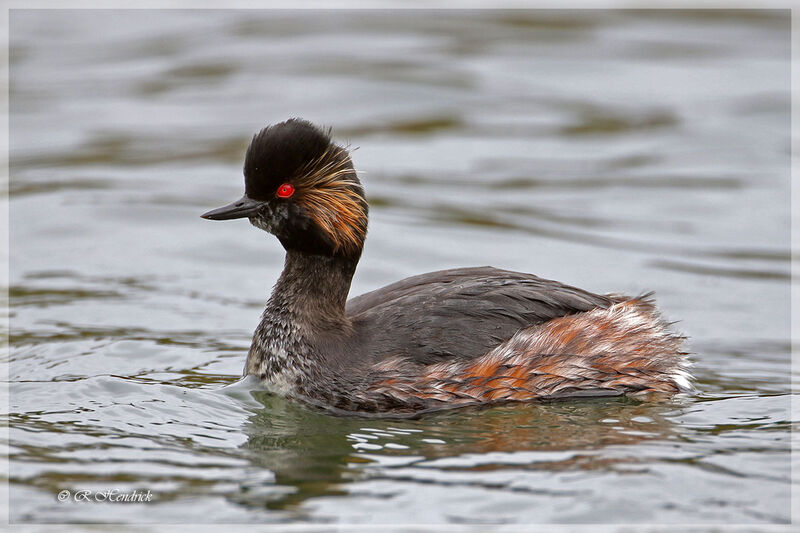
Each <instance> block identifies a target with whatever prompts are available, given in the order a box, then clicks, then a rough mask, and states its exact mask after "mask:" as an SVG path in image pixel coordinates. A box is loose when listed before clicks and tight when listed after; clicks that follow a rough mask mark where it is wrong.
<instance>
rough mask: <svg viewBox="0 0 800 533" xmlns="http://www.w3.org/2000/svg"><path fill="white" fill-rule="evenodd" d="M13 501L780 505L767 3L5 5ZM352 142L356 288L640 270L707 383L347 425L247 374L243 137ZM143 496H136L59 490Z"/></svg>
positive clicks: (782, 462)
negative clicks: (432, 276) (675, 391)
mask: <svg viewBox="0 0 800 533" xmlns="http://www.w3.org/2000/svg"><path fill="white" fill-rule="evenodd" d="M10 20H11V24H10V28H11V47H10V59H11V80H10V81H11V87H10V95H11V116H10V132H11V136H10V140H11V157H12V159H11V179H10V210H11V228H10V238H11V270H10V289H9V292H10V304H11V309H10V313H11V341H10V348H11V349H10V356H9V365H8V368H9V372H8V373H9V380H10V401H9V404H10V413H9V425H10V441H9V443H8V449H9V454H10V474H9V476H10V482H11V486H10V492H11V494H10V496H11V520H12V522H16V523H19V522H56V523H62V522H126V523H140V522H158V523H162V522H164V523H178V522H263V523H277V522H288V521H300V522H313V523H328V522H334V523H336V522H338V523H369V524H375V523H394V524H402V523H420V524H426V523H427V524H440V523H457V524H461V523H479V524H488V523H494V524H498V523H499V524H503V523H509V524H517V525H533V524H547V523H562V522H568V523H590V524H591V523H610V524H632V523H650V524H652V523H662V522H668V523H695V524H696V523H707V524H730V523H752V524H785V523H788V521H789V520H790V519H791V514H790V487H791V486H792V485H793V484H796V483H797V481H796V480H792V478H791V473H790V453H789V451H790V430H791V427H792V425H793V424H796V419H793V418H792V415H791V412H790V399H791V390H792V384H793V383H794V384H795V385H796V384H797V381H798V374H797V373H792V372H791V368H790V355H791V344H790V340H789V338H790V336H789V306H790V301H789V296H790V295H789V290H790V279H791V267H790V264H791V259H792V258H791V254H790V247H789V222H790V215H791V213H790V204H789V193H790V174H789V172H790V159H789V157H790V136H789V126H790V122H789V120H790V119H789V106H790V93H789V88H790V87H789V67H790V63H789V59H790V56H789V19H788V18H787V13H786V12H779V11H773V12H749V11H736V12H719V11H718V12H672V11H649V12H610V11H563V12H552V11H537V10H531V11H491V10H484V11H442V12H417V11H381V12H369V11H331V12H323V11H314V12H310V11H307V12H294V11H278V10H273V11H122V10H120V11H46V10H45V11H41V10H39V11H25V10H22V11H20V10H17V11H13V12H12V13H11V19H10ZM290 116H303V117H305V118H307V119H310V120H312V121H314V122H316V123H319V124H324V125H328V126H332V127H333V128H334V135H335V137H336V138H337V139H339V140H341V141H342V142H343V143H349V144H350V145H351V146H352V147H354V148H355V147H358V150H357V151H355V152H354V160H355V165H356V168H358V169H359V170H360V171H361V172H362V174H361V177H362V180H363V181H364V183H365V186H366V190H367V194H368V197H369V200H370V203H371V212H370V214H371V221H370V233H369V238H368V240H367V245H366V249H365V252H364V255H363V258H362V261H361V264H360V267H359V270H358V272H357V274H356V278H355V280H354V285H353V293H352V294H354V295H355V294H359V293H361V292H364V291H367V290H371V289H374V288H377V287H380V286H382V285H384V284H387V283H390V282H392V281H395V280H397V279H399V278H402V277H405V276H409V275H414V274H418V273H421V272H425V271H429V270H435V269H440V268H448V267H453V266H470V265H484V264H491V265H493V266H496V267H500V268H507V269H512V270H521V271H526V272H534V273H536V274H538V275H541V276H543V277H548V278H554V279H559V280H561V281H564V282H567V283H570V284H573V285H578V286H581V287H584V288H587V289H589V290H593V291H597V292H612V291H614V292H626V293H630V294H637V293H642V292H645V291H647V290H655V291H656V295H657V298H658V301H659V303H660V305H661V307H662V309H663V311H664V313H665V314H666V315H667V317H668V318H669V319H671V320H676V321H678V322H677V323H676V325H675V327H676V328H677V329H678V330H679V331H681V332H683V333H685V334H686V335H688V336H689V337H690V339H691V340H690V344H689V349H690V350H691V351H692V353H693V356H692V358H693V360H694V363H695V366H694V368H693V372H694V374H695V376H696V378H697V387H698V394H697V395H696V396H691V397H680V398H675V399H673V400H669V401H661V402H642V401H637V400H632V399H603V400H578V401H569V402H555V403H543V404H529V405H508V406H500V407H493V408H490V409H463V410H458V411H453V412H447V413H442V414H438V415H433V416H426V417H423V418H421V419H418V420H385V419H360V418H339V417H334V416H330V415H328V414H325V413H321V412H318V411H315V410H313V409H311V408H308V407H305V406H303V405H299V404H296V403H293V402H289V401H286V400H284V399H281V398H276V397H273V396H270V395H268V394H266V393H264V392H259V391H257V390H256V389H255V388H254V387H253V386H252V384H250V383H247V382H244V383H237V380H239V378H240V375H241V369H242V366H243V363H244V357H245V353H246V350H247V348H248V346H249V342H250V336H251V333H252V331H253V329H254V328H255V326H256V324H257V322H258V318H259V314H260V310H261V308H262V307H263V305H264V303H265V301H266V298H267V297H268V295H269V291H270V287H271V285H272V284H273V283H274V280H275V279H276V278H277V276H278V274H279V272H280V269H281V266H282V261H283V252H282V249H281V248H280V245H279V244H278V242H277V241H276V240H275V239H274V238H273V237H271V236H268V235H266V234H264V233H262V232H259V231H258V230H256V229H254V228H252V227H250V226H249V225H248V224H247V222H246V221H235V222H229V223H211V222H208V221H204V220H201V219H200V218H199V215H200V213H202V212H204V211H205V210H207V209H210V208H212V207H216V206H218V205H221V204H223V203H226V202H228V201H231V200H233V199H235V198H238V196H239V195H240V194H241V188H242V177H241V162H242V158H243V152H244V149H245V147H246V145H247V143H248V141H249V137H250V135H252V133H253V132H255V131H257V130H258V129H260V128H261V127H263V126H265V125H267V124H269V123H273V122H276V121H280V120H283V119H285V118H287V117H290ZM105 489H118V490H120V491H131V490H134V489H140V490H147V489H149V490H151V491H152V493H153V494H154V496H155V497H154V501H153V502H151V503H146V504H110V503H104V504H100V503H94V504H91V503H75V502H59V501H58V500H57V497H56V496H57V494H58V493H59V491H61V490H70V491H73V492H74V491H78V490H92V491H99V490H105Z"/></svg>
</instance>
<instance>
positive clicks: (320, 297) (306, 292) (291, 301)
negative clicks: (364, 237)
mask: <svg viewBox="0 0 800 533" xmlns="http://www.w3.org/2000/svg"><path fill="white" fill-rule="evenodd" d="M357 264H358V259H352V258H350V257H344V256H325V255H316V254H309V253H305V252H299V251H294V250H290V251H288V252H287V253H286V261H285V263H284V266H283V272H282V273H281V275H280V277H279V278H278V282H277V283H276V284H275V287H274V288H273V290H272V296H271V297H270V300H269V304H268V305H267V309H268V310H273V311H276V312H283V311H289V312H290V313H291V314H292V315H293V316H294V317H295V318H296V319H298V320H302V321H303V322H305V323H306V325H308V326H309V327H314V328H326V326H328V325H329V324H328V323H329V322H340V321H342V320H345V321H346V320H347V317H346V316H345V311H344V310H345V304H346V303H347V294H348V293H349V292H350V283H351V282H352V280H353V274H354V273H355V270H356V265H357Z"/></svg>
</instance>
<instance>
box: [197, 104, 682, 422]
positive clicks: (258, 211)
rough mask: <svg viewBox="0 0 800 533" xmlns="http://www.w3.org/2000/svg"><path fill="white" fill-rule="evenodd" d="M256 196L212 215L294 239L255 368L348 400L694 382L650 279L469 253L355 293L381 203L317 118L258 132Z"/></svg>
mask: <svg viewBox="0 0 800 533" xmlns="http://www.w3.org/2000/svg"><path fill="white" fill-rule="evenodd" d="M244 173H245V196H244V197H243V198H242V199H240V200H238V201H237V202H234V203H232V204H229V205H227V206H225V207H222V208H219V209H216V210H213V211H210V212H208V213H206V214H204V215H203V216H204V217H205V218H209V219H217V220H222V219H229V218H242V217H248V218H249V219H250V221H251V223H252V224H253V225H254V226H256V227H258V228H261V229H264V230H266V231H268V232H270V233H273V234H274V235H276V236H277V237H278V239H279V240H280V241H281V243H282V244H283V246H284V248H285V249H286V262H285V265H284V270H283V272H282V274H281V276H280V278H279V279H278V282H277V283H276V285H275V287H274V289H273V292H272V296H271V297H270V299H269V301H268V303H267V306H266V309H265V311H264V314H263V315H262V320H261V322H260V324H259V326H258V327H257V329H256V331H255V333H254V335H253V342H252V345H251V348H250V351H249V353H248V357H247V363H246V365H245V374H252V375H256V376H258V377H259V378H260V379H261V380H262V381H263V382H264V383H265V384H267V385H268V386H269V387H270V388H271V389H272V390H274V391H276V392H279V393H282V394H286V395H289V396H294V397H297V398H300V399H303V400H305V401H308V402H310V403H314V404H317V405H321V406H324V407H329V408H333V409H339V410H344V411H351V412H373V413H374V412H378V413H418V412H424V411H429V410H436V409H441V408H448V407H456V406H462V405H474V404H490V403H498V402H508V401H533V400H542V399H556V398H570V397H581V396H587V397H592V396H618V395H623V394H632V393H643V392H657V393H666V394H674V393H677V392H682V391H688V390H690V389H691V384H690V381H689V374H688V373H687V370H686V368H687V361H686V354H685V353H684V352H682V351H681V344H682V341H683V337H681V336H679V335H677V334H675V333H673V332H672V331H670V328H669V325H668V324H667V323H666V322H665V321H664V320H663V319H662V318H661V316H660V314H659V312H658V310H657V309H656V308H655V306H654V304H653V302H652V299H651V298H650V296H649V295H647V296H643V297H638V298H631V297H625V296H620V295H599V294H593V293H591V292H588V291H585V290H582V289H578V288H576V287H571V286H569V285H565V284H562V283H559V282H557V281H552V280H546V279H542V278H539V277H537V276H534V275H532V274H524V273H520V272H511V271H507V270H500V269H496V268H492V267H478V268H457V269H450V270H442V271H438V272H430V273H427V274H422V275H418V276H413V277H410V278H406V279H403V280H401V281H398V282H396V283H393V284H391V285H388V286H386V287H383V288H380V289H377V290H374V291H372V292H368V293H366V294H363V295H361V296H357V297H355V298H352V299H350V300H349V301H348V300H347V296H348V292H349V289H350V283H351V280H352V277H353V274H354V272H355V269H356V266H357V264H358V261H359V258H360V256H361V250H362V248H363V243H364V239H365V238H366V232H367V213H368V206H367V202H366V199H365V197H364V192H363V188H362V186H361V183H360V181H359V180H358V177H357V176H356V173H355V170H354V169H353V165H352V161H351V159H350V156H349V154H348V152H347V150H346V149H344V148H342V147H340V146H338V145H336V144H335V143H334V142H333V141H332V140H331V139H330V136H329V134H328V133H326V132H323V131H321V130H319V129H318V128H316V127H315V126H313V125H312V124H310V123H309V122H306V121H304V120H300V119H290V120H288V121H286V122H282V123H279V124H276V125H273V126H270V127H268V128H265V129H264V130H262V131H261V132H259V133H258V134H257V135H256V136H255V137H254V138H253V141H252V142H251V144H250V147H249V148H248V151H247V155H246V157H245V168H244Z"/></svg>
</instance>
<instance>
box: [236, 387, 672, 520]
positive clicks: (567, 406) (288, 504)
mask: <svg viewBox="0 0 800 533" xmlns="http://www.w3.org/2000/svg"><path fill="white" fill-rule="evenodd" d="M255 397H256V398H257V399H258V401H259V402H261V403H262V404H263V406H264V408H263V409H259V410H258V411H257V412H256V413H255V414H253V415H252V416H251V417H250V418H249V420H248V423H247V425H246V432H247V436H248V440H247V444H246V445H245V447H246V449H247V450H248V452H250V453H251V454H252V458H253V461H255V462H257V463H258V464H259V465H260V466H263V467H265V468H268V469H269V470H270V471H272V472H274V474H275V483H276V484H277V485H278V486H283V487H293V488H294V490H291V491H286V493H285V495H283V496H282V497H281V498H275V497H273V496H274V495H271V497H270V498H269V499H268V500H267V501H265V502H264V504H265V505H266V506H267V507H269V508H271V509H297V508H298V507H301V506H302V504H303V502H305V501H306V500H308V499H311V498H315V497H319V496H331V495H339V496H343V495H346V494H348V492H349V491H350V490H351V489H350V488H348V484H351V483H352V482H354V481H364V480H365V479H387V478H393V479H398V478H404V479H418V478H419V479H423V478H424V479H427V480H428V481H427V482H429V483H442V484H444V485H445V486H446V485H451V484H452V483H453V482H452V480H449V479H448V478H447V475H445V476H444V477H443V478H442V479H439V478H437V476H436V475H435V474H434V473H435V472H441V473H445V474H446V473H452V472H476V473H478V472H483V473H485V472H489V471H492V472H503V471H506V470H507V471H509V476H508V477H507V478H506V479H502V478H501V479H494V480H493V481H492V483H490V485H491V486H493V487H494V488H497V489H504V488H505V489H509V490H511V488H512V486H513V485H514V483H515V482H517V481H518V480H517V479H516V473H517V472H519V471H520V470H525V471H529V470H530V471H549V472H564V471H593V470H595V471H618V472H619V471H627V470H628V469H630V468H636V463H637V462H639V459H638V458H637V457H636V455H635V454H624V455H620V456H617V457H613V456H609V455H608V454H606V453H603V450H605V449H607V448H610V447H635V446H636V445H638V444H641V443H644V442H646V441H651V440H652V441H657V442H663V441H668V440H676V439H679V435H680V434H679V431H677V429H676V427H675V422H674V418H675V417H676V416H678V415H679V414H680V410H681V407H680V400H669V401H647V402H641V401H637V400H634V399H630V398H618V399H611V400H589V401H574V402H548V403H542V404H519V405H517V404H509V405H505V406H500V407H493V408H466V409H458V410H454V411H451V412H446V413H440V414H432V415H426V416H423V417H422V418H420V419H417V420H385V419H373V418H370V419H361V418H357V417H349V418H340V417H334V416H330V415H327V414H325V413H321V412H318V411H315V410H313V409H312V408H306V407H304V406H302V405H300V404H297V403H294V402H290V401H287V400H285V399H281V398H278V397H275V396H272V395H270V394H267V393H255ZM632 449H635V448H632ZM463 483H467V484H476V483H477V484H480V483H481V482H480V481H479V480H475V479H472V478H470V479H469V480H465V481H463ZM515 490H518V488H517V489H515ZM550 490H552V491H554V492H558V491H559V489H558V487H550ZM563 492H564V493H565V494H566V493H574V492H575V491H574V490H570V489H567V488H564V489H563ZM251 503H252V501H251Z"/></svg>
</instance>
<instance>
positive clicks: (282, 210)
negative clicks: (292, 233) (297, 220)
mask: <svg viewBox="0 0 800 533" xmlns="http://www.w3.org/2000/svg"><path fill="white" fill-rule="evenodd" d="M249 219H250V224H252V225H253V226H255V227H257V228H258V229H262V230H264V231H266V232H268V233H272V234H273V235H276V236H277V235H278V233H279V232H280V228H282V227H285V225H286V222H287V221H288V219H289V210H288V209H287V207H286V205H285V204H281V205H277V206H274V207H269V206H265V207H264V208H262V209H260V210H259V211H258V212H257V213H255V214H254V215H253V216H251V217H249Z"/></svg>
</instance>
